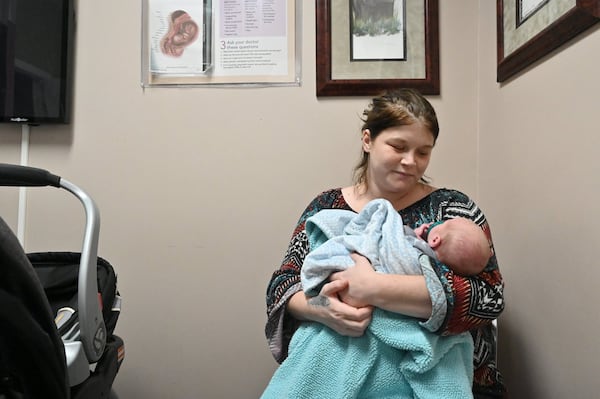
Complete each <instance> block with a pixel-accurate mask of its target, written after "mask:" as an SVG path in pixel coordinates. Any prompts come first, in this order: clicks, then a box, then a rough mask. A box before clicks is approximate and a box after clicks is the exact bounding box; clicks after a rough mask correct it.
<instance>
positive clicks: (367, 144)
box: [361, 129, 372, 152]
mask: <svg viewBox="0 0 600 399" xmlns="http://www.w3.org/2000/svg"><path fill="white" fill-rule="evenodd" d="M361 141H362V148H363V151H364V152H371V142H372V141H371V131H370V130H369V129H364V130H363V131H362V137H361Z"/></svg>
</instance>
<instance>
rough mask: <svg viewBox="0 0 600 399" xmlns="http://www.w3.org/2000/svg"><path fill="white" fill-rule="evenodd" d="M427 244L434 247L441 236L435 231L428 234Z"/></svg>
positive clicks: (437, 244)
mask: <svg viewBox="0 0 600 399" xmlns="http://www.w3.org/2000/svg"><path fill="white" fill-rule="evenodd" d="M428 241H429V246H430V247H431V248H433V249H436V248H437V247H439V246H440V244H441V243H442V237H441V236H440V235H439V234H437V233H430V234H429V240H428Z"/></svg>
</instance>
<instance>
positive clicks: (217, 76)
mask: <svg viewBox="0 0 600 399" xmlns="http://www.w3.org/2000/svg"><path fill="white" fill-rule="evenodd" d="M142 5H143V7H142V11H143V32H142V42H143V43H142V49H143V51H142V59H143V62H142V65H143V66H142V86H143V87H148V86H161V85H174V86H181V85H261V86H269V85H299V84H300V60H299V48H300V46H299V43H298V41H299V40H300V38H299V36H298V35H297V34H296V29H297V27H298V21H297V18H298V16H299V12H297V7H299V5H297V4H296V2H295V1H294V0H268V1H263V2H258V1H255V0H228V1H214V0H142Z"/></svg>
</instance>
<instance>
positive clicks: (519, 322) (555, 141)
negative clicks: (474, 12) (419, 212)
mask: <svg viewBox="0 0 600 399" xmlns="http://www.w3.org/2000/svg"><path fill="white" fill-rule="evenodd" d="M492 3H493V2H488V1H481V2H480V18H479V21H480V26H481V30H480V45H479V51H480V56H479V57H478V58H479V62H480V68H479V73H480V79H479V85H480V89H479V99H480V101H479V110H478V115H479V127H478V130H479V138H480V142H481V145H480V157H479V158H480V159H479V164H480V169H479V179H478V182H479V187H480V189H479V200H480V204H481V206H483V207H485V209H486V210H487V213H488V217H489V218H490V219H491V221H492V223H493V229H494V241H495V243H496V246H497V249H498V256H499V261H500V264H501V267H502V271H503V274H504V277H505V280H506V305H507V308H506V311H505V312H504V314H503V316H502V317H501V321H500V326H501V329H500V352H501V353H500V363H501V367H502V369H503V370H504V373H505V376H506V379H507V380H508V384H509V386H510V387H511V389H512V391H513V392H514V397H517V398H544V399H552V398H557V399H558V398H591V397H596V396H597V395H598V392H599V391H600V380H599V379H598V377H597V370H598V366H600V345H598V334H597V331H598V329H599V328H600V318H598V308H597V304H598V300H597V297H598V295H597V292H598V290H597V285H596V281H597V280H598V279H599V278H600V270H599V269H598V267H597V260H596V259H595V257H596V256H595V252H596V251H595V249H596V248H597V246H598V243H600V230H599V229H598V228H597V227H596V225H597V222H598V221H599V219H600V210H599V208H598V199H599V197H600V186H599V185H598V176H599V175H600V160H599V158H598V148H599V147H600V135H599V134H598V133H599V132H600V130H599V128H598V114H599V111H600V107H599V101H598V99H599V95H600V79H599V78H598V71H599V70H600V51H599V50H600V29H599V28H600V26H598V25H597V26H596V27H595V28H592V29H591V30H590V31H588V32H586V33H585V34H584V35H582V36H581V37H579V38H577V40H575V41H573V42H571V43H570V44H569V45H568V46H565V47H563V48H562V49H561V51H559V52H556V53H554V54H552V56H551V57H549V58H547V59H545V60H544V61H543V62H541V63H538V64H537V65H535V66H534V67H533V68H530V69H529V70H528V71H526V72H524V73H522V74H520V75H519V76H518V77H516V78H515V79H513V80H511V81H510V82H508V83H506V84H503V85H501V86H499V85H497V84H496V83H494V76H495V75H494V63H495V58H494V57H495V52H494V51H495V50H494V48H493V43H494V42H495V40H496V39H495V38H496V34H495V26H494V24H493V21H494V18H495V5H494V4H492Z"/></svg>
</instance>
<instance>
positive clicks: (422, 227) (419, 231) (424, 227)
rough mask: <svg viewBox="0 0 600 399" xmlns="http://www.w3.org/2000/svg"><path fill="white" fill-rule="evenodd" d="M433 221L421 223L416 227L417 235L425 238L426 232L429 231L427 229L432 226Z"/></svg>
mask: <svg viewBox="0 0 600 399" xmlns="http://www.w3.org/2000/svg"><path fill="white" fill-rule="evenodd" d="M431 225H432V223H425V224H422V225H420V226H419V227H417V228H416V229H415V234H416V235H417V237H419V238H423V237H425V232H426V231H427V229H429V226H431Z"/></svg>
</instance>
